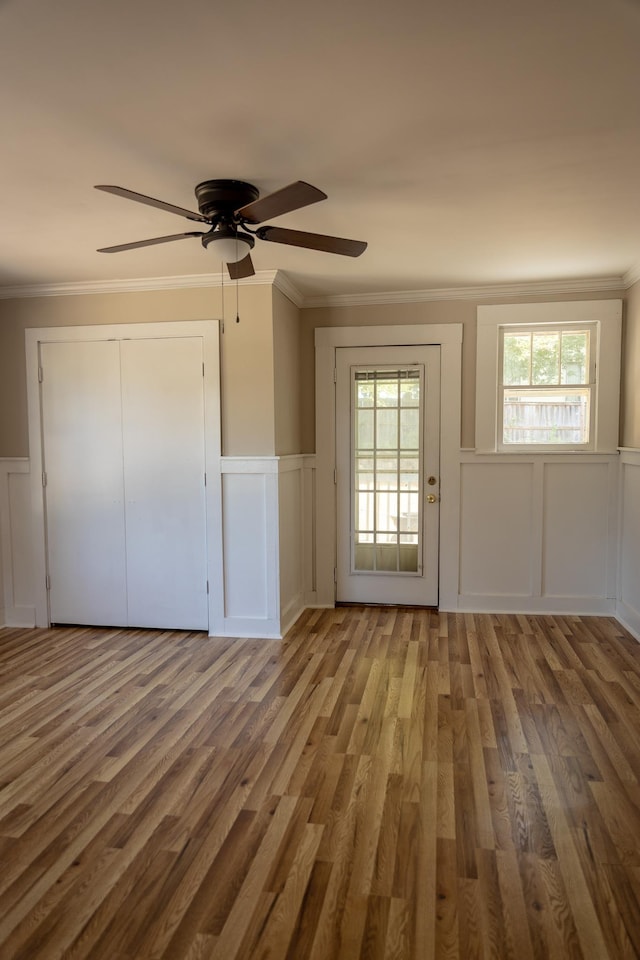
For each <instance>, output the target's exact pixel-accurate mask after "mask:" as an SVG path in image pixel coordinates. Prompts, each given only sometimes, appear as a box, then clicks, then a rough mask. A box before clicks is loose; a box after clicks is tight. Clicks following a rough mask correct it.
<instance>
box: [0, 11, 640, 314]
mask: <svg viewBox="0 0 640 960" xmlns="http://www.w3.org/2000/svg"><path fill="white" fill-rule="evenodd" d="M639 95H640V6H639V5H638V3H637V2H636V0H535V2H532V0H526V2H525V0H438V2H435V0H322V2H319V3H317V4H315V5H314V6H312V5H311V4H310V3H305V2H303V0H269V2H267V0H235V2H234V0H231V2H227V3H223V2H221V0H182V2H181V3H179V2H177V0H56V2H55V3H52V2H51V0H0V123H1V127H0V130H1V136H0V286H5V287H7V286H11V287H15V286H16V285H23V284H24V285H29V284H34V283H42V284H53V283H63V282H72V281H89V280H100V281H104V280H111V279H116V278H121V279H130V278H139V277H162V276H183V275H185V276H188V275H195V274H203V273H207V272H209V271H211V272H212V273H217V272H219V270H220V265H219V264H217V263H216V264H214V263H212V260H211V258H212V254H211V251H209V252H208V253H207V252H206V251H205V250H203V248H202V246H201V245H200V243H199V241H198V240H195V239H193V240H183V241H180V242H177V243H172V244H166V245H162V246H156V247H149V248H146V249H141V250H135V251H130V252H127V253H121V254H113V255H105V254H98V253H96V252H95V250H96V248H97V247H102V246H107V245H110V244H116V243H123V242H127V241H131V240H140V239H144V238H147V237H153V236H160V235H163V234H169V233H180V232H182V231H183V230H189V229H194V228H195V225H193V224H191V223H190V222H189V221H186V220H184V221H183V220H181V219H180V218H178V217H176V216H173V215H171V214H169V213H166V212H162V211H159V210H155V209H152V208H149V207H146V206H142V205H139V204H136V203H131V202H129V201H125V200H123V199H121V198H118V197H115V196H110V195H108V194H105V193H100V192H98V191H96V190H93V189H92V185H93V184H96V183H113V184H119V185H121V186H124V187H127V188H129V189H131V190H135V191H138V192H141V193H146V194H150V195H151V196H155V197H159V198H161V199H163V200H167V201H169V202H171V203H175V204H178V205H181V206H185V207H188V208H191V209H194V208H195V209H197V207H196V203H195V198H194V195H193V187H194V186H195V184H196V183H198V182H199V181H201V180H205V179H210V178H226V177H228V178H234V179H243V180H248V181H250V182H252V183H254V184H255V185H256V186H257V187H258V188H259V190H260V192H261V194H265V193H269V192H271V191H272V190H275V189H277V188H278V187H281V186H283V185H284V184H287V183H289V182H291V181H293V180H298V179H302V180H307V181H308V182H310V183H313V184H314V185H316V186H318V187H320V188H321V189H322V190H324V191H325V192H326V193H328V195H329V199H328V200H325V201H323V202H322V203H320V204H318V205H316V206H312V207H308V208H306V209H304V210H300V211H298V212H296V213H292V214H289V215H287V216H283V217H281V218H279V219H278V221H277V223H278V225H280V226H286V227H293V228H298V229H303V230H311V231H314V232H319V233H330V234H335V235H339V236H347V237H353V238H355V239H362V240H367V241H368V242H369V248H368V250H367V251H366V253H365V254H364V255H363V256H362V257H361V258H359V259H357V260H352V259H349V258H343V257H336V256H331V255H329V254H324V253H317V252H313V251H307V250H296V249H293V248H290V247H284V246H281V245H280V244H269V243H260V242H258V244H257V246H256V250H255V251H254V257H253V259H254V263H255V266H256V269H257V270H259V271H261V270H274V269H276V268H278V269H282V270H284V271H286V273H287V274H288V275H289V276H290V277H291V279H292V280H293V282H294V284H295V285H296V286H297V288H298V289H299V290H300V291H301V293H302V294H304V295H306V296H307V297H317V296H326V295H329V294H335V295H343V294H372V293H375V292H377V291H402V290H417V289H420V290H424V289H431V288H441V287H454V286H465V285H478V284H495V283H504V282H530V281H538V280H540V281H554V280H565V279H568V280H582V279H589V278H596V277H624V276H625V275H626V277H627V279H629V278H630V277H633V276H635V275H636V272H637V270H638V267H639V265H640V102H639V99H640V97H639Z"/></svg>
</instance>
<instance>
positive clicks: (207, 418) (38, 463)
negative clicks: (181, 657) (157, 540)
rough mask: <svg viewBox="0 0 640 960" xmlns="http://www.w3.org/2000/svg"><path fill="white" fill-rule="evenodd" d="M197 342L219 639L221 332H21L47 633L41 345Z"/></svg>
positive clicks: (193, 324)
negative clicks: (201, 362)
mask: <svg viewBox="0 0 640 960" xmlns="http://www.w3.org/2000/svg"><path fill="white" fill-rule="evenodd" d="M167 337H169V338H176V337H201V338H202V344H203V356H204V423H205V469H206V473H207V484H206V487H205V505H206V524H207V579H208V581H209V635H210V636H214V635H216V634H220V633H221V632H222V629H223V623H224V604H223V596H224V591H223V558H222V493H221V474H220V459H221V450H222V446H221V444H222V441H221V426H220V330H219V322H218V321H217V320H178V321H163V322H157V323H117V324H95V325H93V324H92V325H91V326H70V327H42V328H39V327H32V328H29V329H27V330H25V351H26V362H27V407H28V426H29V462H30V465H31V470H30V473H31V477H30V485H31V516H32V549H33V572H34V584H33V586H34V594H35V597H34V599H35V622H36V626H37V627H48V626H49V625H50V621H49V602H48V596H47V587H46V575H47V546H46V524H45V513H44V491H43V472H42V471H43V466H42V411H41V406H40V382H39V376H38V367H39V354H40V344H41V343H48V342H65V341H66V342H69V341H82V340H85V341H86V340H126V339H157V338H167Z"/></svg>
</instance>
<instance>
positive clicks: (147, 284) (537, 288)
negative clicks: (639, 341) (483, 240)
mask: <svg viewBox="0 0 640 960" xmlns="http://www.w3.org/2000/svg"><path fill="white" fill-rule="evenodd" d="M638 280H640V264H638V265H637V266H635V267H633V268H631V269H630V270H628V271H627V273H625V274H624V276H619V277H595V278H591V279H583V280H551V281H531V282H527V283H495V284H480V285H477V286H473V287H438V288H433V289H427V290H389V291H383V292H378V293H353V294H349V293H348V294H340V295H336V296H317V297H305V296H304V295H303V294H302V293H301V292H300V291H299V290H298V288H297V287H296V286H295V284H294V283H293V281H292V280H290V278H289V277H288V276H287V274H286V273H285V272H284V271H282V270H260V271H258V272H257V273H256V274H254V276H253V277H247V278H246V279H244V280H240V281H239V283H240V285H241V286H252V285H255V284H269V285H272V286H275V287H277V289H278V290H280V292H281V293H282V294H283V295H284V296H285V297H287V298H288V299H289V300H291V302H292V303H293V304H294V305H295V306H296V307H298V308H313V307H357V306H374V305H376V304H394V303H424V302H428V301H433V300H491V299H504V298H506V297H526V296H559V295H562V294H574V293H579V294H587V293H594V292H600V293H603V292H608V291H615V292H620V290H625V289H627V288H628V287H630V286H631V285H632V284H634V283H636V281H638ZM223 281H224V282H225V284H229V285H230V284H231V283H233V281H231V280H229V279H228V278H226V277H225V276H223V274H221V273H198V274H191V275H189V276H179V277H137V278H135V279H132V280H86V281H77V282H70V283H51V284H40V283H38V284H25V285H23V286H13V287H0V300H14V299H16V300H18V299H22V298H24V297H71V296H83V295H92V294H99V293H144V292H147V291H153V290H156V291H161V290H186V289H196V288H202V287H220V286H221V285H222V283H223Z"/></svg>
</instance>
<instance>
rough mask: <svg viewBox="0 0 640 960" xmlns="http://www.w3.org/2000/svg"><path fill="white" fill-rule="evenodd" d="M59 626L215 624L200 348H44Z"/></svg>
mask: <svg viewBox="0 0 640 960" xmlns="http://www.w3.org/2000/svg"><path fill="white" fill-rule="evenodd" d="M40 363H41V367H42V370H43V374H42V433H43V457H44V470H45V476H46V487H45V502H46V527H47V559H48V570H49V613H50V619H51V622H52V623H83V624H84V623H86V624H103V625H109V626H140V627H165V628H183V629H206V628H207V627H208V604H207V559H206V506H205V446H204V444H205V440H204V399H203V375H202V341H201V339H200V338H199V337H184V338H167V339H139V340H121V341H117V340H104V341H95V340H93V341H82V342H51V343H43V344H41V354H40Z"/></svg>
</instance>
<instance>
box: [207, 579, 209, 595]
mask: <svg viewBox="0 0 640 960" xmlns="http://www.w3.org/2000/svg"><path fill="white" fill-rule="evenodd" d="M208 593H209V581H208V580H207V594H208Z"/></svg>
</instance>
